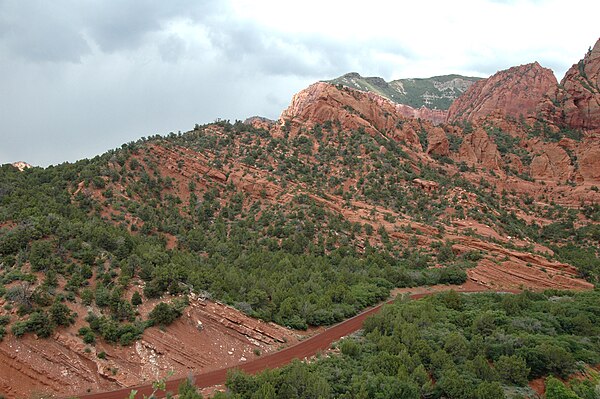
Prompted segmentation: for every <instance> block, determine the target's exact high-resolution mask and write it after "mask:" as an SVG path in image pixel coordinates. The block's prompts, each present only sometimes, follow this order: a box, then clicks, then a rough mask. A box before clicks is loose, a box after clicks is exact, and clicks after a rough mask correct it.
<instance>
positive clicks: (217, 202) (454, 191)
mask: <svg viewBox="0 0 600 399" xmlns="http://www.w3.org/2000/svg"><path fill="white" fill-rule="evenodd" d="M421 130H422V132H424V133H425V136H426V130H425V127H423V126H421ZM494 134H495V137H496V138H498V140H500V139H499V138H502V139H503V140H504V141H506V145H505V147H507V148H508V147H509V146H510V145H513V144H515V143H516V142H513V141H514V140H513V139H509V138H508V137H506V133H502V132H500V131H499V130H494ZM511 140H512V141H511ZM453 141H454V142H455V145H454V147H457V146H458V145H459V144H460V138H458V137H455V138H454V139H453ZM403 144H405V143H398V142H396V141H394V140H387V139H385V137H383V136H371V135H368V134H366V133H365V132H364V131H363V130H361V129H359V130H356V131H352V132H348V131H343V130H342V129H341V127H340V123H339V122H336V121H331V122H328V123H324V124H323V125H316V126H314V127H312V128H311V129H310V130H306V129H303V130H301V132H300V133H299V134H298V135H295V136H293V137H290V136H289V135H288V134H285V135H284V136H283V137H279V136H278V137H275V136H272V135H271V134H270V133H269V132H268V131H267V130H264V129H257V128H254V127H252V126H250V125H246V124H243V123H241V122H236V123H234V124H231V123H229V122H227V121H220V122H217V123H215V124H211V125H207V126H197V127H196V128H195V129H194V130H192V131H190V132H187V133H185V134H170V135H169V136H167V137H160V136H156V137H152V138H148V139H146V138H144V139H142V140H139V141H138V142H134V143H133V142H132V143H128V144H126V145H123V146H122V148H120V149H118V150H114V151H109V152H107V153H106V154H104V155H102V156H98V157H95V158H93V159H91V160H82V161H79V162H76V163H74V164H68V163H65V164H62V165H58V166H53V167H49V168H46V169H41V168H33V169H29V170H25V171H24V172H19V171H18V170H17V169H15V168H14V167H12V166H10V165H4V166H2V167H0V205H1V206H0V295H1V296H3V297H4V298H5V299H6V301H7V303H6V305H5V309H3V311H4V312H5V314H6V316H3V318H2V319H0V339H1V338H2V336H4V335H5V334H6V333H7V332H9V331H12V332H13V333H14V334H15V335H17V336H21V335H23V334H26V333H29V332H32V333H35V334H37V335H38V336H40V337H45V336H50V335H51V333H52V331H53V330H54V329H55V328H57V327H60V326H68V325H70V324H72V322H73V320H74V319H76V318H77V317H82V318H85V319H86V320H87V321H88V323H89V326H88V327H86V328H84V329H83V330H81V331H80V335H81V337H82V339H83V340H84V341H86V342H88V343H93V342H94V340H95V339H96V338H97V337H102V338H103V339H105V340H107V341H109V342H120V343H121V344H124V345H126V344H129V343H131V342H133V341H134V340H135V339H137V338H139V337H140V335H141V334H142V332H143V331H144V329H145V328H146V327H147V326H149V325H152V324H168V321H169V320H171V319H172V318H173V317H175V316H176V315H177V314H178V313H181V306H182V305H181V303H174V304H172V305H168V306H171V307H172V308H169V309H167V308H165V307H163V306H161V307H159V311H157V312H158V314H153V315H144V317H142V315H140V314H139V312H138V306H139V305H140V304H141V303H142V302H144V301H146V300H148V299H155V298H163V299H166V302H172V301H171V300H170V299H169V298H168V296H169V295H172V296H181V295H186V294H188V293H189V292H195V293H198V294H200V295H202V296H204V297H213V298H215V299H218V300H221V301H223V302H225V303H228V304H231V305H233V306H236V307H237V308H238V309H240V310H242V311H244V312H245V313H247V314H249V315H252V316H255V317H259V318H262V319H265V320H270V321H275V322H277V323H279V324H282V325H287V326H290V327H294V328H306V327H307V326H308V325H309V324H312V325H327V324H331V323H335V322H337V321H340V320H342V319H344V318H347V317H349V316H351V315H354V314H356V313H357V312H358V311H359V310H361V309H363V308H365V307H366V306H369V305H371V304H374V303H376V302H378V301H380V300H381V299H383V298H385V297H387V296H388V294H389V291H390V289H391V288H393V287H406V286H415V285H427V284H437V283H461V282H463V281H465V279H466V273H465V270H466V269H468V268H469V267H473V266H474V265H475V264H476V262H477V261H478V260H480V259H481V258H482V257H483V256H485V254H484V253H481V252H479V251H473V252H470V253H463V254H456V253H454V251H453V250H452V246H453V244H454V243H453V242H451V241H446V240H444V239H443V237H444V236H443V232H444V230H445V229H446V228H448V227H449V226H451V225H452V223H451V218H450V216H449V214H450V213H452V214H453V217H456V218H465V217H468V218H471V219H474V220H477V221H481V222H483V223H486V224H489V225H492V226H495V228H497V229H498V230H499V232H500V233H501V234H504V235H511V236H513V237H519V238H524V239H527V240H529V241H530V242H540V243H543V244H545V245H553V249H554V251H555V252H556V254H557V258H558V259H561V260H563V261H567V262H570V263H573V264H574V265H575V266H577V267H578V268H579V270H580V273H581V275H582V276H583V277H585V278H588V279H589V280H590V281H593V282H598V281H600V280H599V279H600V263H599V262H600V261H599V260H598V256H597V255H598V254H597V251H598V248H597V245H595V244H594V243H595V242H597V239H598V228H597V224H595V223H596V221H597V220H598V218H599V217H600V216H599V215H600V211H599V210H598V206H597V205H586V206H585V207H582V208H581V209H568V208H565V207H561V206H559V205H556V204H554V203H552V204H551V205H549V206H542V205H539V204H537V203H535V202H534V201H533V200H532V199H530V198H521V197H519V196H518V195H516V194H515V193H508V192H502V193H498V192H496V191H495V190H494V188H493V187H492V186H491V185H490V184H489V183H488V182H487V181H485V180H484V179H481V181H480V182H479V183H478V184H475V183H473V182H471V181H469V180H467V179H466V178H465V177H464V175H463V174H462V173H454V174H452V173H449V172H448V170H447V169H444V168H442V167H437V166H436V164H435V163H431V164H426V163H423V162H421V161H417V162H415V160H413V159H412V158H411V156H409V154H408V153H407V152H406V147H405V146H404V145H403ZM156 148H162V149H165V150H173V153H171V154H170V155H169V156H174V157H177V166H176V167H177V171H175V172H174V171H172V170H168V169H166V168H165V167H164V162H165V158H161V155H160V154H157V150H156ZM502 148H504V147H502ZM455 149H456V148H455ZM184 150H185V151H190V150H191V151H193V154H201V155H202V156H203V157H206V159H207V163H208V165H210V167H212V168H214V170H218V171H222V172H223V174H224V175H225V176H227V175H228V174H232V173H243V174H249V175H252V176H254V177H257V178H258V177H260V176H264V180H266V181H267V182H268V183H272V184H273V186H275V187H277V188H278V189H279V190H280V191H279V194H277V193H276V194H272V193H267V191H266V189H263V190H262V191H261V192H260V193H258V195H256V194H257V193H254V194H253V195H250V194H249V193H248V192H247V191H245V190H243V189H240V187H237V186H236V185H235V183H234V180H233V179H229V180H226V181H224V182H222V181H215V180H211V179H208V178H206V176H205V174H202V173H200V172H198V171H195V170H194V169H193V166H194V165H193V164H192V162H193V157H190V156H189V155H188V153H186V152H185V151H184ZM511 151H513V150H511ZM514 151H516V150H514ZM163 156H164V155H163ZM446 162H450V163H449V164H451V163H452V160H447V161H446ZM188 167H189V168H190V169H188ZM462 167H463V165H459V167H458V169H459V170H461V171H462ZM244 168H245V169H244ZM240 171H241V172H240ZM470 171H471V169H470V168H468V167H466V169H465V173H469V172H470ZM184 172H185V173H184ZM206 173H207V172H206ZM260 173H263V175H260ZM182 176H185V178H184V177H182ZM415 178H421V179H425V180H428V181H433V182H436V183H437V184H438V185H439V189H438V190H437V191H435V192H432V193H427V192H424V190H422V189H420V188H419V187H417V186H415V185H414V184H413V179H415ZM348 181H352V184H350V185H348V184H347V182H348ZM264 186H265V187H267V185H266V184H265V185H264ZM300 188H301V189H300ZM284 193H285V194H286V195H289V196H290V198H291V200H289V201H287V202H283V203H281V202H279V201H278V199H277V198H269V195H271V196H273V195H280V196H283V194H284ZM307 193H314V195H309V194H307ZM468 196H472V197H473V199H472V200H470V201H471V203H469V204H468V205H465V203H464V201H465V199H466V198H467V197H468ZM332 200H336V201H340V205H339V206H340V207H341V208H342V209H344V210H353V209H354V208H355V205H354V201H359V202H361V203H363V204H365V205H364V206H365V207H367V208H368V209H370V214H369V215H367V216H364V217H362V218H361V219H360V221H353V222H351V221H349V220H347V219H345V218H344V217H343V216H342V214H341V213H340V212H338V211H333V210H332V209H331V208H330V207H327V206H326V205H324V203H325V202H326V201H332ZM378 207H379V208H378ZM515 208H519V209H522V210H523V211H524V212H527V213H528V214H530V215H541V216H542V217H544V218H548V219H551V220H553V221H555V223H553V224H549V225H546V226H544V227H543V228H542V227H541V226H539V225H537V224H535V223H527V222H525V221H524V220H523V219H522V218H520V217H518V216H517V215H516V214H515V213H514V211H513V209H515ZM377 209H385V212H384V214H383V219H384V220H385V221H386V222H388V223H395V222H396V221H399V220H400V221H402V220H407V221H409V222H408V223H404V224H400V225H398V226H396V227H395V229H396V230H395V231H394V232H398V233H401V234H403V235H405V236H407V237H408V240H398V239H392V238H391V237H390V235H391V233H390V232H389V231H388V230H386V229H384V228H380V227H374V226H378V224H379V219H377V217H378V213H379V212H381V210H377ZM575 221H577V223H576V224H575ZM411 222H415V223H422V224H424V225H427V226H430V227H432V228H433V229H435V230H437V231H438V232H439V233H438V234H435V235H434V236H431V235H429V237H428V238H431V239H433V242H431V244H430V245H429V246H428V247H427V248H423V247H421V248H419V246H418V243H419V241H420V239H421V238H422V237H421V236H424V235H425V234H424V233H423V231H421V230H419V229H418V228H415V227H413V226H412V225H411ZM435 230H434V231H435ZM392 233H393V232H392ZM469 234H472V235H473V236H475V237H477V238H479V239H481V240H486V241H493V242H495V241H494V240H493V239H492V238H489V237H483V236H478V235H477V234H476V233H475V232H474V231H473V232H471V233H469ZM495 243H497V244H498V243H500V242H495ZM501 244H502V245H504V246H507V247H509V248H511V247H510V243H501ZM525 250H530V251H533V245H532V246H531V248H525ZM435 265H437V266H441V267H432V266H435ZM71 304H73V305H78V306H79V305H83V306H91V307H92V309H93V311H92V312H91V314H88V315H86V314H79V315H77V314H75V313H74V312H72V311H70V310H69V307H71V308H73V306H71ZM165 306H167V305H165ZM13 309H17V310H18V311H17V315H16V316H14V315H11V316H8V313H9V312H11V311H12V310H13Z"/></svg>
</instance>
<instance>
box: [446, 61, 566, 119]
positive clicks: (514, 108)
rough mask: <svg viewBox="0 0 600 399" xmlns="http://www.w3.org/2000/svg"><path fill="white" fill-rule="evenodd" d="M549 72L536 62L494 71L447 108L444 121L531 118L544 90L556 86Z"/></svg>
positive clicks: (554, 79)
mask: <svg viewBox="0 0 600 399" xmlns="http://www.w3.org/2000/svg"><path fill="white" fill-rule="evenodd" d="M556 85H557V81H556V78H555V77H554V73H553V72H552V70H550V69H547V68H543V67H542V66H541V65H540V64H539V63H537V62H534V63H531V64H526V65H520V66H516V67H512V68H509V69H507V70H504V71H500V72H497V73H496V74H494V75H493V76H491V77H489V78H487V79H482V80H480V81H478V82H476V83H475V84H474V85H472V86H471V87H470V88H469V89H468V90H467V91H466V92H465V93H464V94H463V95H462V96H460V97H459V98H458V99H457V100H456V101H454V103H452V105H451V106H450V108H449V109H448V118H447V120H448V122H457V121H474V120H477V119H479V118H485V117H486V116H488V115H490V114H492V113H499V114H500V115H502V116H510V117H513V118H520V117H525V118H527V117H532V116H535V115H536V108H537V106H538V104H539V103H540V102H541V101H542V99H543V98H544V96H545V95H546V93H547V92H548V90H550V89H551V88H554V87H556Z"/></svg>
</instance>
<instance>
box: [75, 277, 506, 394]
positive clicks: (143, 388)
mask: <svg viewBox="0 0 600 399" xmlns="http://www.w3.org/2000/svg"><path fill="white" fill-rule="evenodd" d="M450 289H454V290H456V291H459V292H485V291H489V288H487V287H484V286H480V285H478V284H476V283H474V282H472V281H470V282H467V283H465V284H463V285H461V286H443V285H438V286H432V287H417V288H409V289H398V290H395V291H394V293H395V294H403V293H410V297H411V298H413V299H418V298H422V297H424V296H427V295H431V294H434V293H436V292H442V291H448V290H450ZM511 292H516V291H511ZM393 301H394V299H391V300H389V301H388V302H385V303H382V304H380V305H378V306H375V307H373V308H370V309H368V310H366V311H364V312H363V313H361V314H359V315H357V316H354V317H352V318H350V319H348V320H346V321H343V322H341V323H339V324H337V325H335V326H333V327H331V328H329V329H327V330H325V331H324V332H322V333H320V334H317V335H314V336H312V337H310V338H307V339H305V340H304V341H301V342H299V343H297V344H295V345H293V346H290V347H287V348H285V349H283V350H281V351H278V352H274V353H271V354H269V355H266V356H262V357H259V358H256V359H254V360H252V361H249V362H245V363H239V364H237V365H234V366H230V367H225V368H221V369H217V370H212V371H209V372H205V373H199V374H195V375H194V376H193V380H194V383H195V385H196V386H198V387H200V388H204V387H210V386H214V385H219V384H223V383H224V382H225V379H226V377H227V372H228V371H230V370H233V369H239V370H242V371H244V372H246V373H250V374H255V373H258V372H260V371H262V370H265V369H267V368H276V367H281V366H283V365H285V364H288V363H289V362H291V361H292V360H293V359H305V358H310V357H311V356H314V355H315V354H316V353H317V352H319V351H325V350H327V349H329V348H330V347H331V344H332V343H333V342H335V341H337V340H339V339H340V338H342V337H344V336H347V335H349V334H351V333H353V332H355V331H357V330H359V329H361V328H362V324H363V322H364V321H365V319H366V318H367V317H369V316H370V315H372V314H375V313H377V312H378V311H379V310H380V309H381V307H382V306H383V305H385V304H388V303H392V302H393ZM185 378H188V377H187V376H182V377H177V378H174V379H172V380H169V381H168V382H167V384H166V385H167V386H166V388H167V390H168V391H176V390H177V387H178V386H179V384H180V383H181V382H182V381H183V380H184V379H185ZM132 389H135V390H137V392H138V393H137V395H136V396H135V397H136V398H142V395H149V394H150V393H152V387H151V385H150V384H145V385H140V386H136V387H132V388H125V389H120V390H116V391H112V392H99V393H94V394H86V395H82V396H79V398H80V399H122V398H124V397H126V396H127V395H128V394H129V393H130V392H131V390H132ZM164 396H165V392H162V391H161V392H159V393H158V397H164Z"/></svg>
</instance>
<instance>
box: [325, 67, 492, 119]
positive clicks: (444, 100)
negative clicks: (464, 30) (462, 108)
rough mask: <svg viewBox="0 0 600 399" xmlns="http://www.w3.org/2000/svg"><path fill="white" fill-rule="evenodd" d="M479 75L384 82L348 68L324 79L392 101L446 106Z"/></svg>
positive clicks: (436, 106)
mask: <svg viewBox="0 0 600 399" xmlns="http://www.w3.org/2000/svg"><path fill="white" fill-rule="evenodd" d="M479 79H480V78H476V77H469V76H461V75H443V76H433V77H431V78H415V79H397V80H392V81H390V82H386V81H385V80H384V79H382V78H379V77H363V76H360V75H359V74H358V73H356V72H351V73H347V74H345V75H343V76H340V77H338V78H335V79H332V80H328V81H327V82H328V83H331V84H341V85H343V86H346V87H350V88H353V89H356V90H361V91H366V92H372V93H376V94H379V95H380V96H382V97H385V98H387V99H388V100H391V101H393V102H395V103H398V104H405V105H408V106H410V107H413V108H421V107H426V108H429V109H439V110H447V109H448V108H449V107H450V105H451V104H452V102H453V101H454V100H455V99H457V98H458V97H460V95H461V94H462V93H464V92H465V91H466V90H467V89H468V88H469V87H470V86H471V85H472V84H473V83H475V82H477V81H478V80H479Z"/></svg>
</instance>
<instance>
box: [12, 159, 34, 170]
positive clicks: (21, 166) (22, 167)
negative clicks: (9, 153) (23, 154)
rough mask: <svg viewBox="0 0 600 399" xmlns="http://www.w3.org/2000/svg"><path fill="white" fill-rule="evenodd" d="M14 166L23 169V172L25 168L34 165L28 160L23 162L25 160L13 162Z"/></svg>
mask: <svg viewBox="0 0 600 399" xmlns="http://www.w3.org/2000/svg"><path fill="white" fill-rule="evenodd" d="M12 166H14V167H15V168H17V169H19V171H21V172H22V171H24V170H25V169H29V168H33V166H31V165H30V164H28V163H27V162H23V161H18V162H13V163H12Z"/></svg>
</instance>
